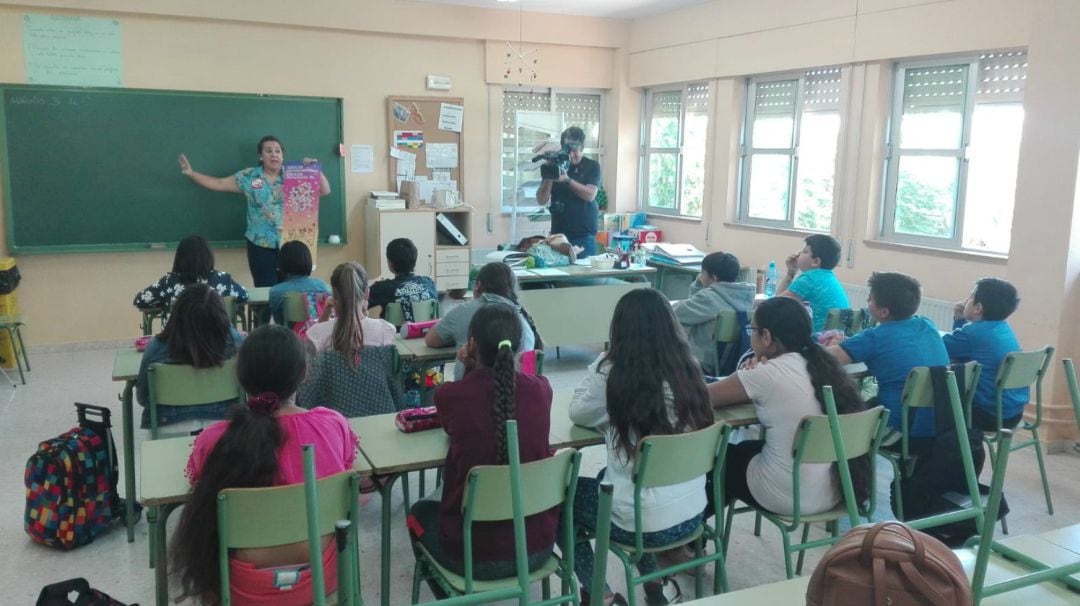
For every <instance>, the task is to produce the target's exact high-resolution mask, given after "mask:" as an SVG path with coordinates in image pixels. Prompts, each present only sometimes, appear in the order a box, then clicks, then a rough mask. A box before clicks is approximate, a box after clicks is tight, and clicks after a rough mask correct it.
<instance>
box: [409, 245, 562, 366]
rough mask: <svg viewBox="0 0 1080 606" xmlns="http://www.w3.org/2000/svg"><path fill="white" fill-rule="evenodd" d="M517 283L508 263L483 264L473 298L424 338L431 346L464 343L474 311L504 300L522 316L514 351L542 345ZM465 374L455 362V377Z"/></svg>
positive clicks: (451, 312) (527, 349)
mask: <svg viewBox="0 0 1080 606" xmlns="http://www.w3.org/2000/svg"><path fill="white" fill-rule="evenodd" d="M516 287H517V280H516V279H514V270H512V269H510V266H509V265H507V264H506V263H502V262H499V261H495V262H492V263H488V264H487V265H485V266H483V267H481V268H480V272H479V273H478V274H477V275H476V285H475V286H474V288H473V299H472V301H470V302H468V303H465V304H464V305H460V306H458V307H455V308H454V309H452V310H451V311H450V312H449V313H447V314H446V315H445V316H443V317H442V318H440V319H439V322H438V324H436V325H435V326H434V327H433V328H432V329H431V330H429V331H428V332H427V334H426V335H424V342H425V343H426V344H427V345H428V347H445V346H447V345H458V346H461V345H462V344H463V343H465V341H466V340H467V339H468V330H469V323H470V322H471V321H472V318H473V315H474V314H476V312H477V311H478V310H479V309H481V308H482V307H484V306H486V305H490V304H492V303H501V304H504V305H509V306H511V307H513V308H514V309H516V310H517V312H518V315H519V316H520V319H521V345H520V347H515V349H514V351H515V352H517V353H521V352H523V351H530V350H533V349H543V348H544V342H543V340H541V339H540V333H539V332H538V331H537V330H536V324H535V323H534V322H533V320H532V317H531V316H530V315H529V312H528V311H526V310H525V308H524V307H523V306H522V305H521V303H519V302H518V298H517V293H516V292H515V291H516ZM464 374H465V367H464V366H463V365H462V363H461V361H458V362H457V363H456V364H455V365H454V378H455V379H460V378H461V377H462V376H463V375H464Z"/></svg>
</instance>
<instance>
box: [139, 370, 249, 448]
mask: <svg viewBox="0 0 1080 606" xmlns="http://www.w3.org/2000/svg"><path fill="white" fill-rule="evenodd" d="M147 377H148V380H149V385H150V439H151V440H156V439H158V437H159V435H158V434H159V432H158V411H157V407H158V406H199V405H202V404H213V403H215V402H225V401H228V400H237V399H239V398H241V397H243V395H244V390H243V389H242V388H241V387H240V383H239V382H238V381H237V379H236V358H235V357H233V358H230V359H228V360H225V362H224V363H222V365H221V366H217V367H214V368H194V367H191V366H188V365H186V364H151V365H150V369H149V372H148V374H147Z"/></svg>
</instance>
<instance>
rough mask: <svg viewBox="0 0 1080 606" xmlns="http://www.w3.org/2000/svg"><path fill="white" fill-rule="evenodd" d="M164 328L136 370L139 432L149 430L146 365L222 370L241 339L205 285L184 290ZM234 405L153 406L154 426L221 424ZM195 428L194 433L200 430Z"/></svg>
mask: <svg viewBox="0 0 1080 606" xmlns="http://www.w3.org/2000/svg"><path fill="white" fill-rule="evenodd" d="M172 310H173V313H172V315H171V316H170V317H169V321H168V322H166V323H165V328H164V330H162V331H161V332H160V333H158V335H157V336H156V337H154V338H153V339H150V342H149V343H147V345H146V351H145V352H143V357H142V362H141V363H140V364H139V378H138V382H137V383H136V384H135V395H136V397H137V399H138V402H139V405H141V406H143V407H144V409H143V413H142V428H143V429H149V428H150V379H149V373H150V365H151V364H187V365H188V366H194V367H195V368H212V367H215V366H221V364H222V363H223V362H224V361H225V360H228V359H229V358H231V357H233V356H234V355H236V350H237V348H238V347H240V344H241V343H242V342H243V341H244V337H243V336H242V335H241V334H240V333H239V332H237V331H236V329H235V328H233V325H232V323H231V322H229V317H228V314H226V312H225V303H224V302H223V301H222V300H221V295H219V294H218V293H217V291H216V290H214V289H213V288H211V287H210V286H209V285H208V284H193V285H191V286H188V287H187V288H185V289H183V292H181V293H180V296H179V297H177V298H176V301H175V302H174V303H173V306H172ZM234 403H235V400H230V401H228V402H218V403H216V404H204V405H201V406H158V407H157V415H158V426H159V427H160V426H164V425H169V424H172V423H177V422H179V421H189V420H195V419H224V418H225V415H226V414H227V413H228V411H229V407H230V406H231V405H232V404H234ZM201 427H202V425H201V424H199V425H198V427H195V429H198V428H201Z"/></svg>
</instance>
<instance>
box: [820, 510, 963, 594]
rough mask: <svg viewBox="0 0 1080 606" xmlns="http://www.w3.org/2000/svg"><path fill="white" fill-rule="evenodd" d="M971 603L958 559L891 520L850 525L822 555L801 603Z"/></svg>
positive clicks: (947, 549)
mask: <svg viewBox="0 0 1080 606" xmlns="http://www.w3.org/2000/svg"><path fill="white" fill-rule="evenodd" d="M970 604H972V596H971V585H970V584H969V583H968V578H967V575H965V574H964V567H963V565H961V563H960V558H958V557H956V554H955V553H953V552H952V550H950V549H949V548H948V547H946V546H945V545H944V544H943V543H941V542H940V541H938V540H937V539H935V538H933V537H931V536H929V535H927V534H924V533H922V532H919V531H917V530H913V529H911V528H910V527H908V526H907V525H905V524H902V523H900V522H892V521H890V522H879V523H877V524H874V525H873V526H871V525H869V524H864V525H862V526H858V527H856V528H853V529H851V531H850V532H848V533H847V534H846V535H844V537H843V538H842V539H840V541H839V542H837V543H836V544H835V545H833V546H832V548H831V549H829V551H828V552H827V553H826V554H825V556H824V557H823V558H822V559H821V562H820V563H819V564H818V566H817V568H815V569H814V573H813V574H812V575H811V576H810V583H809V584H808V585H807V588H806V606H886V605H889V606H924V605H932V606H967V605H970Z"/></svg>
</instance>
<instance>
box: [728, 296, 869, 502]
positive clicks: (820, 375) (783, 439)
mask: <svg viewBox="0 0 1080 606" xmlns="http://www.w3.org/2000/svg"><path fill="white" fill-rule="evenodd" d="M749 330H750V331H751V336H750V344H751V346H752V347H753V349H754V359H753V361H752V362H751V363H750V367H749V368H745V369H742V370H739V371H738V372H736V373H735V374H732V375H730V376H728V377H726V378H725V379H722V380H720V381H718V382H716V383H713V384H711V385H709V387H708V390H709V398H710V400H711V401H712V404H713V406H716V407H720V406H727V405H730V404H736V403H739V402H745V401H747V400H752V401H753V402H754V408H755V409H756V411H757V417H758V420H759V421H760V422H761V424H762V426H764V427H765V429H766V430H767V432H766V434H765V440H747V441H743V442H740V443H738V444H732V445H730V446H729V447H728V453H727V461H726V467H725V471H724V480H725V484H724V494H725V497H726V498H727V499H729V502H730V501H731V500H734V499H738V500H740V501H743V502H744V503H750V504H755V505H759V506H761V507H764V508H765V509H768V510H769V511H773V512H776V513H779V514H785V515H789V514H791V513H792V506H793V504H794V495H793V494H792V474H793V473H795V470H794V469H793V466H794V460H793V458H792V454H791V445H792V444H793V443H794V442H793V440H794V438H795V433H796V432H797V430H798V426H799V421H800V420H802V418H803V417H804V416H806V415H820V414H824V413H825V400H824V397H823V396H822V387H824V386H825V385H830V386H832V390H833V397H834V398H835V400H836V409H837V412H838V413H839V414H848V413H852V412H859V411H862V410H865V409H866V405H865V404H864V403H863V401H862V398H861V397H860V395H859V390H858V389H857V388H856V387H855V384H854V383H853V382H852V380H851V378H850V377H849V376H848V375H847V373H846V372H845V371H844V368H843V367H842V366H840V364H839V362H837V361H836V358H834V357H833V356H831V355H829V353H828V352H826V351H825V349H823V348H822V347H821V346H820V345H818V344H817V342H816V341H815V340H814V339H813V337H812V336H811V332H812V328H811V324H810V316H809V314H807V313H806V310H805V309H804V308H803V306H802V304H801V303H799V302H798V301H796V300H794V299H788V298H786V297H775V298H772V299H769V300H768V301H765V302H764V303H762V304H761V305H760V306H759V307H758V308H757V310H755V312H754V318H753V320H752V321H751V323H750V326H749ZM871 464H872V462H871V461H870V459H869V457H868V456H863V457H860V458H858V459H855V460H853V461H852V462H851V465H850V469H851V479H852V481H853V483H854V485H855V497H856V499H858V500H859V502H862V501H865V500H866V499H868V498H869V497H870V491H871V490H873V486H870V483H869V478H870V465H871ZM798 473H799V474H800V475H799V478H800V480H799V485H800V487H801V489H800V491H799V497H800V501H801V502H800V504H799V506H800V511H801V512H802V513H803V514H804V515H810V514H815V513H820V512H822V511H828V510H829V509H832V508H833V507H834V506H835V505H836V504H837V503H839V502H840V499H841V498H842V491H841V490H840V476H839V472H838V471H837V470H836V466H835V465H830V464H809V463H808V464H803V465H802V466H801V467H800V468H799V470H798Z"/></svg>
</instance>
